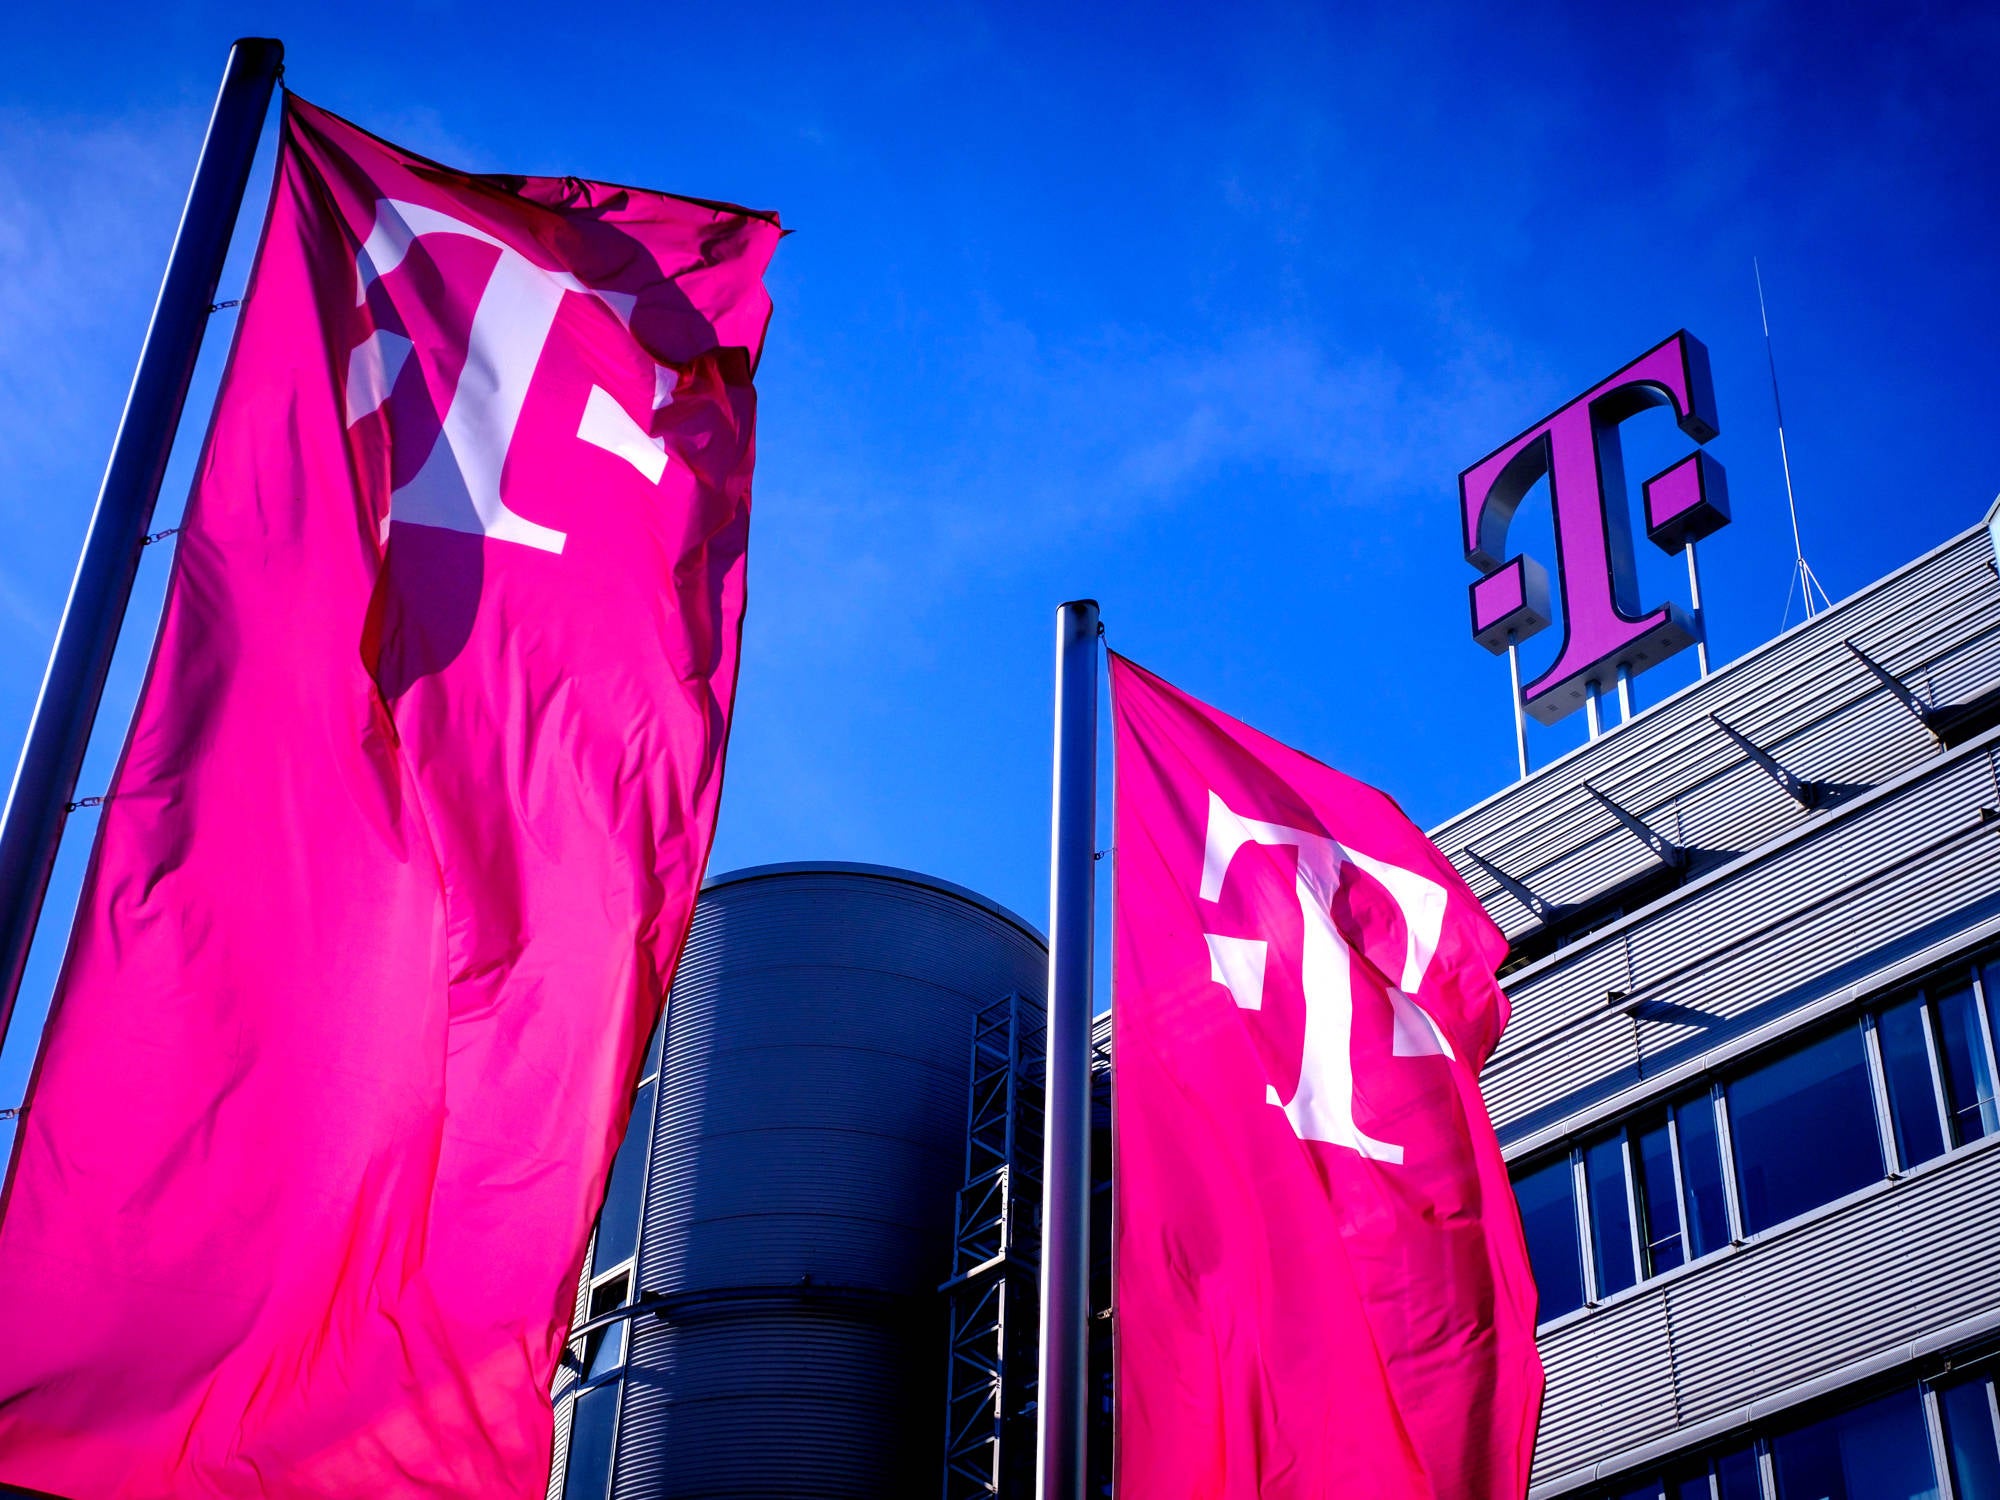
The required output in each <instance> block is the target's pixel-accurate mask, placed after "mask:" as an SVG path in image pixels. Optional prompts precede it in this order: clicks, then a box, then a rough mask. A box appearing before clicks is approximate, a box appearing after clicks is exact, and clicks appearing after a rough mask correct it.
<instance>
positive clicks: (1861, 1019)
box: [1508, 941, 2000, 1482]
mask: <svg viewBox="0 0 2000 1500" xmlns="http://www.w3.org/2000/svg"><path fill="white" fill-rule="evenodd" d="M1988 968H1992V969H1994V970H1995V972H1996V973H2000V948H1996V947H1994V946H1993V945H1992V944H1991V942H1990V941H1988V942H1986V943H1982V944H1980V945H1978V946H1974V947H1970V948H1968V949H1966V950H1964V951H1963V952H1961V953H1960V954H1959V955H1958V956H1956V957H1955V958H1953V959H1951V960H1948V961H1947V962H1944V963H1939V964H1932V965H1929V966H1927V968H1926V969H1925V970H1924V971H1923V972H1921V973H1919V974H1918V975H1917V976H1915V977H1914V978H1912V979H1908V980H1903V981H1900V982H1898V983H1897V984H1895V985H1893V986H1888V987H1885V988H1884V989H1883V990H1882V991H1880V992H1878V993H1875V994H1873V995H1870V996H1868V997H1867V998H1865V999H1862V1000H1860V1001H1858V1002H1857V1003H1856V1004H1855V1005H1854V1006H1853V1007H1852V1008H1845V1007H1844V1008H1843V1009H1842V1010H1840V1011H1836V1012H1833V1013H1831V1014H1826V1015H1820V1016H1815V1017H1812V1018H1811V1019H1809V1020H1806V1021H1804V1022H1803V1023H1802V1024H1800V1025H1799V1026H1797V1027H1795V1028H1793V1029H1791V1030H1788V1031H1785V1032H1783V1033H1782V1034H1780V1035H1778V1036H1775V1037H1772V1038H1771V1039H1770V1041H1769V1042H1768V1043H1767V1044H1764V1045H1760V1046H1758V1047H1757V1048H1755V1049H1754V1050H1751V1051H1747V1052H1744V1053H1740V1054H1738V1055H1736V1056H1733V1057H1730V1058H1728V1059H1727V1060H1726V1061H1722V1062H1719V1063H1717V1064H1716V1066H1715V1067H1714V1068H1713V1069H1712V1070H1706V1071H1704V1072H1701V1073H1698V1074H1696V1075H1695V1076H1694V1077H1693V1078H1689V1079H1685V1080H1683V1082H1682V1085H1681V1087H1680V1088H1679V1089H1675V1090H1670V1091H1663V1092H1662V1093H1660V1094H1657V1095H1654V1096H1653V1097H1650V1098H1648V1099H1647V1100H1646V1101H1645V1102H1644V1103H1642V1104H1639V1105H1637V1106H1635V1107H1633V1108H1631V1109H1629V1110H1626V1111H1624V1112H1622V1113H1621V1114H1619V1115H1616V1116H1614V1117H1613V1118H1612V1119H1610V1120H1609V1121H1596V1122H1593V1123H1592V1124H1591V1125H1590V1126H1589V1127H1588V1128H1586V1129H1581V1130H1577V1131H1574V1132H1572V1133H1570V1134H1568V1135H1567V1136H1566V1137H1564V1138H1563V1139H1562V1141H1561V1142H1560V1143H1559V1144H1558V1143H1555V1142H1551V1143H1550V1149H1547V1150H1544V1151H1538V1152H1535V1153H1533V1154H1530V1155H1525V1156H1523V1157H1521V1158H1519V1159H1518V1160H1516V1161H1511V1162H1509V1163H1508V1177H1509V1180H1510V1182H1512V1181H1515V1180H1518V1179H1520V1178H1522V1177H1525V1176H1527V1175H1528V1174H1530V1173H1531V1172H1535V1171H1539V1170H1542V1169H1544V1168H1546V1167H1549V1166H1553V1165H1554V1164H1555V1163H1557V1162H1558V1161H1561V1160H1567V1161H1568V1163H1569V1166H1570V1173H1571V1199H1572V1203H1573V1205H1574V1208H1575V1213H1576V1221H1577V1224H1576V1228H1577V1244H1578V1248H1579V1250H1580V1252H1581V1258H1582V1262H1583V1266H1582V1269H1583V1291H1584V1300H1583V1305H1582V1306H1581V1307H1577V1308H1572V1309H1570V1310H1569V1311H1566V1312H1563V1313H1558V1314H1557V1315H1556V1316H1554V1317H1552V1318H1549V1319H1547V1320H1544V1321H1541V1322H1539V1323H1538V1324H1537V1327H1538V1328H1542V1329H1546V1328H1550V1327H1553V1326H1555V1325H1558V1324H1561V1323H1565V1322H1567V1321H1568V1320H1569V1319H1571V1318H1575V1317H1579V1316H1581V1315H1583V1314H1585V1313H1587V1312H1589V1311H1591V1310H1593V1309H1595V1308H1598V1307H1602V1306H1605V1305H1607V1304H1610V1303H1613V1302H1617V1301H1619V1300H1621V1299H1622V1298H1625V1297H1627V1296H1631V1295H1636V1294H1638V1293H1641V1292H1644V1291H1646V1290H1647V1289H1649V1288H1651V1287H1653V1286H1656V1285H1658V1284H1660V1283H1662V1282H1664V1281H1665V1280H1666V1279H1668V1278H1671V1277H1675V1276H1680V1275H1684V1274H1687V1273H1688V1272H1689V1271H1691V1270H1692V1269H1693V1268H1695V1267H1696V1266H1701V1265H1706V1264H1708V1263H1709V1262H1710V1261H1711V1260H1712V1259H1714V1258H1715V1257H1716V1256H1719V1255H1725V1254H1729V1253H1733V1252H1735V1251H1738V1250H1741V1249H1743V1248H1745V1247H1747V1246H1749V1245H1753V1244H1756V1243H1759V1242H1761V1241H1762V1240H1764V1239H1766V1238H1768V1237H1771V1236H1774V1235H1779V1234H1784V1233H1789V1232H1790V1231H1791V1230H1792V1229H1794V1228H1796V1227H1798V1226H1800V1225H1803V1224H1806V1223H1809V1222H1812V1221H1814V1220H1816V1219H1818V1218H1820V1217H1823V1216H1825V1215H1827V1214H1830V1213H1835V1212H1838V1211H1839V1210H1840V1209H1841V1208H1843V1207H1844V1206H1845V1205H1847V1204H1848V1203H1850V1202H1853V1201H1856V1200H1859V1199H1861V1198H1863V1197H1866V1196H1867V1195H1869V1194H1871V1193H1877V1192H1881V1191H1884V1190H1885V1189H1886V1188H1888V1187H1890V1186H1892V1185H1893V1184H1896V1183H1898V1182H1901V1181H1906V1180H1908V1179H1909V1178H1911V1177H1913V1176H1916V1175H1919V1174H1922V1173H1927V1172H1930V1171H1933V1170H1938V1169H1941V1168H1944V1167H1946V1166H1948V1165H1950V1164H1951V1163H1954V1162H1956V1161H1958V1160H1959V1159H1961V1158H1962V1157H1964V1156H1966V1155H1967V1154H1968V1153H1971V1152H1974V1151H1979V1150H1983V1149H1986V1148H1988V1147H1994V1146H1996V1144H1997V1143H2000V1131H1992V1132H1989V1133H1987V1134H1985V1135H1983V1136H1981V1137H1979V1138H1978V1139H1975V1140H1969V1141H1966V1142H1965V1143H1964V1144H1962V1145H1960V1144H1953V1142H1954V1140H1955V1134H1954V1129H1953V1120H1952V1115H1951V1096H1950V1093H1949V1091H1948V1088H1947V1084H1946V1080H1945V1076H1944V1068H1943V1059H1942V1054H1941V1052H1940V1049H1939V1042H1938V1036H1937V1030H1936V1028H1937V1025H1938V1021H1937V1016H1936V1005H1937V996H1938V995H1939V994H1940V993H1947V992H1949V991H1951V990H1955V989H1957V988H1959V987H1961V986H1968V985H1969V988H1970V990H1971V995H1972V1008H1973V1013H1974V1017H1975V1023H1976V1026H1977V1032H1978V1041H1979V1044H1980V1046H1981V1047H1982V1049H1983V1051H1984V1057H1985V1061H1986V1064H1987V1069H1988V1073H1987V1076H1988V1077H1989V1078H1990V1079H1991V1080H1993V1082H1994V1085H1995V1091H1996V1095H2000V1039H1996V1030H1997V1029H2000V1023H1997V1022H1996V1020H1995V1006H1994V1005H1993V1003H1992V994H1991V991H1990V990H1989V988H1988V985H1987V978H1988V976H1987V973H1986V970H1987V969H1988ZM1907 1000H1916V1001H1917V1002H1918V1014H1919V1017H1920V1019H1921V1024H1922V1027H1923V1036H1924V1050H1925V1057H1926V1060H1927V1064H1928V1068H1929V1073H1930V1082H1931V1105H1932V1109H1933V1112H1934V1113H1935V1114H1936V1115H1937V1119H1938V1128H1939V1130H1940V1132H1941V1135H1942V1139H1943V1142H1944V1146H1945V1149H1944V1150H1943V1152H1942V1153H1940V1154H1939V1155H1936V1156H1933V1157H1930V1158H1928V1159H1926V1160H1924V1161H1922V1162H1918V1163H1915V1164H1911V1163H1907V1162H1904V1161H1903V1160H1902V1151H1901V1147H1900V1144H1899V1142H1898V1140H1897V1138H1896V1123H1895V1113H1894V1107H1893V1104H1892V1101H1891V1099H1890V1097H1889V1079H1888V1069H1887V1064H1886V1059H1885V1057H1884V1055H1883V1050H1882V1039H1881V1035H1880V1020H1881V1016H1882V1014H1883V1012H1885V1011H1886V1010H1888V1009H1889V1008H1891V1007H1892V1006H1895V1005H1898V1004H1901V1003H1902V1002H1904V1001H1907ZM1845 1026H1854V1027H1857V1028H1858V1029H1859V1031H1860V1040H1861V1051H1862V1063H1863V1067H1864V1069H1865V1071H1866V1074H1867V1078H1868V1094H1869V1099H1870V1103H1871V1107H1872V1108H1873V1110H1874V1112H1875V1135H1876V1141H1877V1144H1878V1147H1879V1149H1880V1151H1881V1155H1882V1162H1883V1166H1884V1171H1883V1174H1882V1176H1881V1177H1880V1178H1878V1179H1875V1180H1872V1181H1869V1182H1866V1183H1864V1184H1862V1185H1861V1186H1860V1187H1858V1188H1855V1189H1853V1190H1851V1191H1849V1192H1846V1193H1842V1194H1840V1195H1839V1196H1838V1197H1835V1198H1831V1199H1829V1200H1827V1201H1826V1202H1823V1203H1820V1204H1816V1205H1815V1206H1813V1207H1812V1208H1809V1209H1806V1210H1804V1211H1802V1212H1800V1213H1797V1214H1794V1215H1793V1216H1792V1217H1790V1218H1788V1219H1782V1220H1779V1221H1777V1222H1776V1223H1773V1224H1769V1225H1766V1226H1765V1227H1764V1228H1762V1229H1759V1230H1756V1231H1754V1232H1753V1231H1751V1230H1748V1229H1747V1228H1746V1227H1745V1222H1744V1204H1743V1196H1742V1195H1743V1184H1742V1181H1741V1177H1740V1174H1739V1172H1738V1165H1737V1163H1738V1153H1737V1148H1736V1140H1735V1129H1734V1121H1733V1120H1732V1119H1731V1110H1730V1103H1729V1085H1730V1084H1731V1083H1732V1082H1733V1081H1735V1080H1736V1079H1738V1078H1741V1077H1743V1076H1745V1075H1747V1074H1749V1073H1751V1072H1754V1071H1756V1070H1757V1069H1760V1068H1762V1067H1764V1066H1767V1065H1768V1064H1771V1063H1774V1062H1777V1061H1779V1060H1781V1059H1782V1058H1784V1057H1785V1056H1787V1055H1788V1054H1790V1053H1792V1052H1795V1051H1798V1050H1802V1049H1804V1048H1806V1047H1810V1046H1812V1045H1814V1044H1815V1043H1817V1042H1820V1041H1823V1040H1825V1039H1827V1038H1829V1037H1831V1036H1834V1035H1836V1034H1838V1033H1839V1032H1840V1031H1841V1030H1842V1028H1843V1027H1845ZM1704 1097H1705V1098H1706V1099H1707V1101H1708V1105H1709V1107H1710V1109H1712V1110H1713V1111H1714V1116H1715V1144H1716V1151H1717V1154H1718V1156H1719V1157H1720V1164H1721V1168H1722V1200H1723V1207H1724V1210H1725V1215H1726V1219H1727V1224H1728V1232H1729V1240H1728V1243H1727V1244H1724V1245H1719V1246H1716V1247H1715V1248H1714V1249H1711V1250H1709V1251H1708V1252H1706V1253H1705V1254H1703V1255H1700V1256H1697V1255H1696V1254H1695V1253H1694V1248H1695V1247H1694V1235H1693V1229H1692V1225H1691V1223H1690V1215H1691V1213H1692V1206H1691V1204H1690V1203H1689V1201H1688V1188H1687V1174H1686V1170H1685V1165H1684V1158H1683V1155H1682V1150H1683V1148H1682V1144H1681V1132H1680V1120H1679V1117H1678V1112H1679V1111H1680V1110H1681V1109H1684V1108H1687V1107H1688V1106H1689V1105H1691V1104H1693V1103H1695V1102H1696V1101H1698V1100H1700V1099H1702V1098H1704ZM1661 1110H1664V1111H1665V1116H1666V1122H1667V1137H1668V1143H1669V1148H1670V1151H1671V1155H1672V1160H1673V1175H1674V1200H1675V1208H1676V1213H1677V1216H1678V1219H1679V1229H1680V1242H1681V1252H1682V1258H1681V1262H1680V1264H1679V1265H1677V1266H1673V1267H1670V1268H1668V1269H1667V1270H1664V1271H1659V1272H1654V1271H1652V1269H1651V1265H1650V1261H1651V1256H1650V1253H1649V1250H1650V1247H1649V1245H1648V1244H1647V1243H1646V1241H1645V1239H1644V1230H1643V1229H1642V1223H1641V1217H1640V1213H1641V1210H1640V1206H1639V1201H1638V1199H1639V1186H1638V1179H1637V1175H1636V1168H1635V1165H1634V1162H1635V1154H1636V1152H1637V1149H1638V1148H1637V1144H1636V1141H1635V1138H1634V1132H1635V1131H1636V1130H1637V1129H1638V1128H1639V1126H1640V1125H1641V1123H1642V1122H1645V1121H1647V1120H1648V1119H1650V1118H1652V1117H1653V1116H1654V1115H1655V1114H1656V1112H1658V1111H1661ZM1614 1138H1615V1139H1617V1140H1618V1142H1619V1154H1620V1157H1621V1160H1622V1162H1623V1167H1624V1177H1625V1218H1626V1230H1627V1239H1628V1240H1629V1242H1630V1254H1631V1255H1632V1257H1633V1261H1632V1263H1633V1267H1634V1269H1635V1270H1636V1271H1637V1272H1638V1276H1637V1279H1636V1280H1635V1281H1634V1282H1633V1283H1632V1284H1631V1285H1630V1286H1627V1287H1623V1288H1620V1289H1619V1290H1618V1291H1615V1292H1606V1291H1605V1290H1604V1289H1603V1288H1602V1287H1601V1286H1600V1285H1599V1284H1598V1276H1597V1259H1598V1249H1597V1240H1596V1237H1595V1228H1596V1226H1595V1215H1594V1213H1593V1210H1592V1204H1591V1200H1590V1182H1589V1177H1588V1174H1587V1172H1586V1170H1585V1166H1584V1155H1585V1152H1586V1151H1588V1150H1590V1149H1592V1148H1593V1147H1596V1146H1598V1145H1601V1144H1605V1143H1607V1142H1609V1141H1610V1140H1612V1139H1614ZM1662 1482H1664V1481H1662Z"/></svg>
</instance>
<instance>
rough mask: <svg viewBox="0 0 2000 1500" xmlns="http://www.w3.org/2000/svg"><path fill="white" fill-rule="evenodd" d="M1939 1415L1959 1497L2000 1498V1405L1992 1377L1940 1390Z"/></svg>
mask: <svg viewBox="0 0 2000 1500" xmlns="http://www.w3.org/2000/svg"><path fill="white" fill-rule="evenodd" d="M1938 1416H1939V1418H1940V1420H1941V1424H1942V1426H1943V1428H1944V1451H1945V1457H1946V1460H1947V1461H1948V1462H1949V1463H1950V1465H1951V1484H1952V1490H1953V1492H1954V1493H1955V1494H1956V1495H1957V1496H1958V1500H2000V1440H1996V1429H2000V1405H1996V1404H1995V1401H1994V1391H1993V1382H1992V1380H1990V1379H1985V1380H1967V1381H1963V1382H1961V1383H1960V1384H1958V1385H1954V1386H1947V1387H1945V1389H1943V1390H1941V1391H1939V1392H1938Z"/></svg>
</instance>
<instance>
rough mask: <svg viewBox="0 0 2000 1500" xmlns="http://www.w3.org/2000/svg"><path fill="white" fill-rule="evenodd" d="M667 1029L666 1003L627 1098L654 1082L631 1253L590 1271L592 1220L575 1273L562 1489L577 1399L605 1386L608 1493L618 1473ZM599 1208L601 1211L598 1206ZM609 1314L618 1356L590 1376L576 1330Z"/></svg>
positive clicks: (587, 1347) (587, 1354)
mask: <svg viewBox="0 0 2000 1500" xmlns="http://www.w3.org/2000/svg"><path fill="white" fill-rule="evenodd" d="M666 1030H667V1008H666V1007H665V1006H662V1007H661V1010H660V1018H659V1020H658V1021H657V1022H656V1023H655V1024H654V1027H653V1030H652V1031H651V1032H650V1033H649V1034H648V1035H647V1038H646V1049H645V1051H644V1052H643V1053H642V1054H641V1055H640V1063H639V1077H638V1078H637V1079H635V1080H634V1081H633V1084H632V1098H633V1101H634V1104H635V1106H636V1103H637V1100H638V1099H639V1096H640V1095H641V1094H642V1093H643V1092H644V1090H645V1088H646V1086H647V1085H648V1084H651V1085H652V1087H653V1102H652V1111H653V1113H652V1117H651V1118H650V1119H648V1120H647V1121H646V1122H645V1127H646V1131H647V1135H648V1141H647V1147H646V1150H645V1152H644V1153H643V1154H642V1156H641V1158H640V1163H639V1190H638V1199H639V1208H638V1220H637V1223H636V1225H635V1226H634V1229H633V1233H632V1253H631V1254H630V1255H629V1256H627V1257H625V1258H624V1259H623V1260H620V1261H618V1262H617V1263H616V1264H614V1265H609V1266H605V1267H604V1268H603V1269H601V1270H594V1269H593V1266H594V1264H595V1262H596V1259H597V1232H598V1226H597V1225H596V1224H595V1223H593V1224H592V1225H591V1227H590V1237H589V1239H588V1240H586V1241H585V1243H584V1248H583V1266H582V1269H581V1271H580V1273H579V1275H580V1279H581V1282H582V1287H581V1290H582V1303H583V1317H582V1318H580V1319H578V1320H577V1321H576V1322H575V1323H574V1324H573V1325H572V1327H571V1330H570V1335H569V1337H568V1339H567V1340H565V1342H564V1345H563V1357H562V1359H561V1361H560V1362H559V1363H558V1369H559V1370H560V1368H561V1367H562V1366H563V1365H568V1366H570V1367H571V1368H572V1369H574V1370H575V1372H576V1379H575V1380H573V1381H572V1382H571V1383H570V1384H569V1385H567V1386H565V1387H563V1388H562V1390H561V1392H560V1394H559V1396H558V1399H559V1400H560V1401H566V1402H568V1403H569V1407H570V1429H569V1437H568V1439H567V1440H566V1441H565V1443H564V1445H563V1456H562V1466H563V1467H562V1472H563V1484H564V1487H565V1489H566V1488H567V1486H568V1483H569V1455H570V1446H571V1445H572V1444H573V1443H574V1442H575V1440H576V1403H577V1402H578V1401H579V1400H580V1399H581V1398H582V1397H584V1396H585V1395H587V1394H589V1393H590V1392H593V1391H599V1390H602V1389H604V1388H605V1387H606V1386H610V1385H615V1386H617V1388H618V1389H617V1392H616V1394H615V1396H614V1397H613V1399H612V1406H611V1428H610V1432H611V1454H610V1460H609V1467H608V1468H607V1470H606V1475H607V1479H606V1494H609V1493H610V1482H611V1480H612V1479H614V1478H615V1477H616V1474H617V1460H618V1437H619V1429H620V1425H621V1423H622V1422H623V1420H624V1416H625V1376H626V1375H627V1373H628V1372H629V1370H630V1366H631V1361H632V1324H633V1321H634V1319H635V1318H636V1316H637V1312H638V1308H639V1303H640V1292H639V1256H640V1251H641V1249H642V1248H643V1246H644V1244H645V1238H646V1192H647V1189H648V1188H650V1187H651V1186H652V1179H653V1151H652V1140H651V1137H652V1135H653V1134H654V1132H655V1131H656V1129H657V1126H658V1123H659V1112H660V1104H661V1099H660V1094H661V1080H662V1079H663V1078H664V1077H665V1075H666V1050H667V1048H666V1041H667V1039H666ZM634 1123H636V1122H634V1121H631V1120H628V1121H627V1123H626V1127H625V1128H626V1131H627V1132H628V1134H629V1132H630V1131H631V1129H632V1127H633V1124H634ZM620 1145H621V1146H622V1145H623V1138H621V1139H620ZM614 1156H615V1152H614ZM607 1170H608V1168H607ZM607 1187H608V1184H607ZM599 1211H600V1212H602V1206H601V1205H600V1210H599ZM620 1277H623V1278H624V1279H625V1299H624V1301H623V1302H621V1303H619V1304H618V1305H617V1306H616V1307H612V1308H607V1309H606V1310H605V1311H604V1312H602V1313H595V1314H593V1313H592V1311H591V1308H592V1305H593V1304H594V1303H595V1301H596V1299H597V1293H598V1290H599V1289H600V1288H602V1287H604V1286H607V1285H609V1284H610V1283H611V1282H613V1281H616V1280H617V1279H619V1278H620ZM614 1313H618V1314H622V1315H623V1316H622V1317H620V1318H618V1319H617V1320H615V1321H613V1322H610V1323H607V1324H606V1325H605V1327H604V1328H602V1329H600V1330H598V1331H597V1332H598V1333H599V1334H601V1335H606V1336H608V1335H609V1333H610V1332H611V1330H612V1329H613V1328H616V1329H617V1330H618V1333H619V1347H618V1357H617V1359H616V1360H615V1361H613V1363H612V1364H611V1366H610V1367H609V1368H608V1369H605V1370H601V1371H599V1372H598V1373H597V1374H596V1375H592V1374H591V1373H590V1361H591V1355H592V1353H593V1351H592V1348H591V1339H592V1337H593V1335H592V1334H588V1333H585V1334H579V1333H577V1331H576V1330H577V1329H578V1328H580V1327H583V1326H585V1325H587V1324H589V1323H592V1322H594V1321H595V1320H596V1319H597V1318H610V1317H611V1315H612V1314H614ZM601 1343H602V1340H601V1339H600V1347H601Z"/></svg>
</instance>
